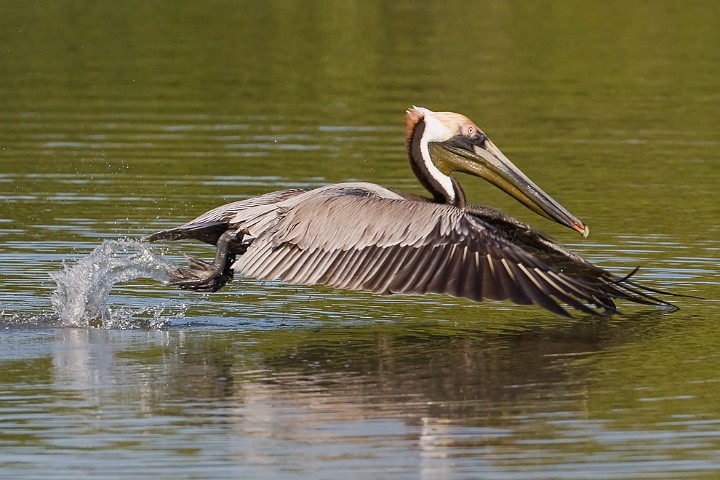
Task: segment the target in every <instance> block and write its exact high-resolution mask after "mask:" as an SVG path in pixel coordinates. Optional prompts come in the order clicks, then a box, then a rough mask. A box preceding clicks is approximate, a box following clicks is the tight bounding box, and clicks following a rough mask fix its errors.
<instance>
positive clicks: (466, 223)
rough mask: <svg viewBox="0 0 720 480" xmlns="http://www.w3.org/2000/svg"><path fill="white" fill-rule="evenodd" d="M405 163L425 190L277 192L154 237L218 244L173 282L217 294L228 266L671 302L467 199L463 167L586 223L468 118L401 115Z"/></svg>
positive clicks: (431, 288)
mask: <svg viewBox="0 0 720 480" xmlns="http://www.w3.org/2000/svg"><path fill="white" fill-rule="evenodd" d="M405 122H406V125H407V150H408V157H409V159H410V166H411V167H412V169H413V172H414V173H415V175H416V176H417V178H418V180H419V181H420V183H421V184H422V185H423V186H424V187H425V188H426V189H427V190H428V191H429V192H430V194H432V198H423V197H419V196H416V195H408V194H403V193H398V192H395V191H393V190H389V189H387V188H384V187H381V186H379V185H375V184H372V183H362V182H352V183H339V184H334V185H327V186H323V187H320V188H315V189H311V190H303V189H291V190H283V191H278V192H273V193H268V194H266V195H261V196H259V197H255V198H250V199H248V200H243V201H239V202H233V203H229V204H227V205H223V206H220V207H218V208H215V209H213V210H210V211H209V212H207V213H204V214H202V215H200V216H199V217H198V218H196V219H194V220H192V221H190V222H188V223H186V224H185V225H182V226H180V227H177V228H173V229H170V230H164V231H161V232H157V233H154V234H152V235H150V236H149V237H147V240H149V241H158V240H178V239H183V238H193V239H197V240H201V241H203V242H206V243H209V244H213V245H216V246H217V251H216V257H215V261H214V262H213V263H212V264H207V263H205V262H202V261H200V260H197V259H194V258H190V259H189V261H190V266H189V267H188V268H180V269H177V270H176V271H175V272H173V273H172V275H171V281H170V283H171V284H173V285H176V286H178V287H180V288H185V289H193V290H200V291H216V290H218V289H220V288H222V287H223V286H224V285H225V284H226V283H227V282H228V281H229V280H230V279H232V277H233V273H237V274H239V275H242V276H247V277H253V278H258V279H264V280H283V281H286V282H290V283H296V284H306V285H312V284H322V285H329V286H331V287H335V288H340V289H350V290H367V291H370V292H374V293H379V294H393V293H404V294H421V293H428V292H433V293H445V294H450V295H454V296H458V297H465V298H469V299H472V300H481V299H483V298H488V299H494V300H504V299H509V300H510V301H512V302H515V303H518V304H532V303H535V304H537V305H540V306H541V307H544V308H546V309H548V310H550V311H552V312H555V313H557V314H560V315H569V314H568V313H567V311H566V310H565V309H564V308H563V307H562V306H561V304H565V305H569V306H571V307H574V308H576V309H578V310H580V311H582V312H586V313H591V314H592V313H606V314H610V313H614V312H616V306H615V303H614V302H613V300H614V299H622V300H629V301H631V302H636V303H641V304H647V305H663V306H671V304H669V303H667V302H666V301H664V300H661V299H658V298H656V297H655V296H653V295H651V293H650V292H652V293H665V292H662V291H659V290H655V289H651V288H647V287H643V286H641V285H639V284H638V283H636V282H634V281H632V280H630V277H631V275H632V273H634V272H632V273H631V274H630V275H627V276H624V277H621V276H617V275H614V274H612V273H610V272H608V271H606V270H604V269H602V268H600V267H597V266H595V265H592V264H591V263H589V262H587V261H585V260H583V259H582V258H580V257H579V256H577V255H575V254H573V253H571V252H570V251H568V250H566V249H565V248H563V247H561V246H559V245H557V244H555V243H553V242H552V241H550V240H549V239H548V238H547V237H546V236H544V235H543V234H541V233H540V232H538V231H536V230H534V229H532V228H531V227H530V226H528V225H526V224H524V223H522V222H520V221H518V220H516V219H514V218H511V217H508V216H506V215H504V214H502V213H501V212H499V211H497V210H495V209H493V208H490V207H486V206H476V205H470V204H468V203H467V202H466V198H465V194H464V193H463V189H462V188H461V187H460V183H459V182H458V181H457V179H455V177H453V176H452V174H453V173H454V172H463V173H468V174H470V175H475V176H478V177H482V178H484V179H485V180H487V181H489V182H491V183H492V184H494V185H495V186H497V187H499V188H500V189H502V190H504V191H505V192H507V193H508V194H510V195H512V196H513V197H515V198H516V199H517V200H519V201H520V202H522V203H523V204H524V205H525V206H527V207H528V208H530V209H531V210H533V211H534V212H536V213H538V214H540V215H542V216H544V217H547V218H549V219H551V220H554V221H555V222H558V223H560V224H561V225H565V226H567V227H569V228H571V229H573V230H576V231H578V232H579V233H581V234H582V235H583V237H586V236H587V235H588V227H586V226H585V225H584V224H583V223H582V222H581V221H580V220H578V219H577V218H576V217H574V216H573V215H572V214H570V212H568V211H567V210H566V209H565V208H564V207H563V206H561V205H560V204H559V203H558V202H556V201H555V200H553V199H552V198H551V197H550V196H549V195H547V194H546V193H545V192H543V191H542V190H541V189H540V188H539V187H538V186H537V185H535V184H534V183H533V182H532V181H531V180H530V179H529V178H528V177H526V176H525V175H524V174H523V173H522V172H521V171H520V170H519V169H518V168H517V167H516V166H515V165H513V164H512V163H511V162H510V160H508V158H507V157H505V155H503V153H502V152H501V151H500V150H499V149H498V148H497V147H496V146H495V145H494V144H493V143H492V142H491V141H490V140H489V139H488V138H487V136H486V135H485V134H484V133H483V132H482V131H481V130H480V129H479V128H478V127H477V126H476V125H475V124H474V123H473V122H472V121H470V120H469V119H468V118H467V117H465V116H463V115H460V114H457V113H451V112H433V111H430V110H428V109H426V108H421V107H412V108H411V109H409V110H408V111H407V112H406V115H405Z"/></svg>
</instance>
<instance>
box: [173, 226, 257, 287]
mask: <svg viewBox="0 0 720 480" xmlns="http://www.w3.org/2000/svg"><path fill="white" fill-rule="evenodd" d="M246 236H247V237H249V235H248V232H247V230H239V231H238V230H228V231H226V232H225V233H223V234H222V235H220V238H218V241H217V244H216V246H217V251H216V252H215V261H214V262H213V263H205V262H203V261H202V260H198V259H197V258H192V257H190V258H188V260H189V262H190V266H189V267H187V268H178V269H177V270H175V271H173V272H171V273H170V285H174V286H176V287H180V288H182V289H184V290H197V291H199V292H217V291H218V290H220V289H221V288H222V287H224V286H225V284H226V283H228V282H229V281H230V280H232V278H233V269H232V264H233V262H235V256H236V255H238V254H239V255H242V254H244V253H245V251H246V250H247V249H248V247H249V246H250V244H251V243H252V241H253V238H252V237H249V238H246Z"/></svg>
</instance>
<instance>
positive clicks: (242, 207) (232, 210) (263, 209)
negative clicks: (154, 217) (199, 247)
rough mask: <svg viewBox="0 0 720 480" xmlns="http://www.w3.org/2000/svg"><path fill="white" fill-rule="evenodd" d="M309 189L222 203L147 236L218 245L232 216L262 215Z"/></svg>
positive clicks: (146, 238)
mask: <svg viewBox="0 0 720 480" xmlns="http://www.w3.org/2000/svg"><path fill="white" fill-rule="evenodd" d="M306 191H307V190H301V189H289V190H281V191H278V192H272V193H268V194H265V195H260V196H259V197H253V198H248V199H247V200H240V201H237V202H232V203H228V204H225V205H221V206H219V207H217V208H213V209H212V210H210V211H208V212H205V213H203V214H202V215H200V216H199V217H197V218H195V219H193V220H190V221H189V222H187V223H186V224H184V225H181V226H179V227H176V228H171V229H169V230H163V231H160V232H155V233H153V234H151V235H148V236H147V237H145V240H146V241H148V242H157V241H160V240H180V239H183V238H193V239H195V240H200V241H203V242H205V243H210V244H212V245H215V244H216V243H217V240H218V238H219V237H220V235H222V234H223V233H224V232H225V230H227V229H228V225H229V224H230V223H232V222H233V219H234V218H235V217H236V216H237V215H239V214H242V213H243V212H251V215H252V216H255V217H258V216H262V215H263V214H264V213H267V212H268V211H270V210H272V209H274V208H275V206H276V205H277V204H278V203H279V202H282V201H283V200H287V199H289V198H293V197H295V196H297V195H300V194H302V193H304V192H306Z"/></svg>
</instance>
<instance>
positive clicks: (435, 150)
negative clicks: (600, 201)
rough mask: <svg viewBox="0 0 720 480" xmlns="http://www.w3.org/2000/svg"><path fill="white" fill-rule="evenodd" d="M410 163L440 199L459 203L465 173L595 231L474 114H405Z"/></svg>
mask: <svg viewBox="0 0 720 480" xmlns="http://www.w3.org/2000/svg"><path fill="white" fill-rule="evenodd" d="M405 118H406V123H407V127H408V150H409V152H410V159H411V165H412V167H413V170H414V171H415V174H416V175H417V176H418V178H419V179H420V181H421V182H422V183H423V185H424V186H425V187H426V188H428V190H430V191H431V192H432V193H433V194H434V195H435V197H436V199H437V198H441V199H443V200H444V201H447V202H449V203H458V202H459V200H458V198H459V197H461V196H462V193H461V190H460V187H459V184H458V183H457V181H456V180H454V179H453V178H452V177H451V176H450V175H451V174H452V173H453V172H462V173H467V174H470V175H474V176H477V177H480V178H483V179H485V180H487V181H488V182H490V183H492V184H493V185H495V186H496V187H498V188H500V189H501V190H503V191H504V192H506V193H508V194H509V195H511V196H512V197H514V198H515V199H517V200H518V201H519V202H521V203H522V204H523V205H525V206H526V207H528V208H529V209H530V210H532V211H534V212H535V213H538V214H539V215H542V216H543V217H546V218H549V219H550V220H553V221H555V222H557V223H559V224H561V225H565V226H566V227H569V228H572V229H573V230H576V231H578V232H579V233H580V234H582V236H583V237H587V236H588V234H589V232H590V230H589V228H588V227H587V226H586V225H585V224H583V222H581V221H580V220H579V219H578V218H576V217H575V216H574V215H572V214H571V213H570V212H568V211H567V209H565V207H563V206H562V205H560V204H559V203H558V202H556V201H555V200H554V199H553V198H552V197H550V195H548V194H547V193H545V192H544V191H542V189H541V188H540V187H538V186H537V185H535V183H534V182H533V181H532V180H530V179H529V178H528V177H527V176H526V175H525V174H524V173H523V172H522V171H521V170H520V169H519V168H517V167H516V166H515V165H514V164H513V163H512V162H511V161H510V160H509V159H508V158H507V157H506V156H505V155H504V154H503V153H502V152H501V151H500V149H499V148H498V147H496V146H495V144H494V143H492V142H491V141H490V139H489V138H487V136H486V135H485V133H483V131H482V130H480V129H479V128H478V127H477V125H475V123H473V122H472V121H471V120H470V119H469V118H467V117H466V116H464V115H460V114H459V113H452V112H433V111H431V110H428V109H427V108H422V107H412V108H411V109H409V110H408V111H407V113H406V117H405Z"/></svg>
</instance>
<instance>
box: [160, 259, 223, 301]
mask: <svg viewBox="0 0 720 480" xmlns="http://www.w3.org/2000/svg"><path fill="white" fill-rule="evenodd" d="M188 260H189V261H190V266H189V267H187V268H178V269H177V270H175V271H173V272H171V273H170V285H174V286H176V287H179V288H182V289H183V290H196V291H198V292H217V291H218V290H220V289H221V288H222V287H224V286H225V284H226V283H228V282H229V281H230V280H232V278H233V271H232V268H230V266H231V265H232V263H233V261H234V260H235V255H230V256H229V257H228V261H227V262H226V263H225V265H218V264H216V263H212V264H210V263H205V262H203V261H202V260H198V259H197V258H192V257H190V258H188Z"/></svg>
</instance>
